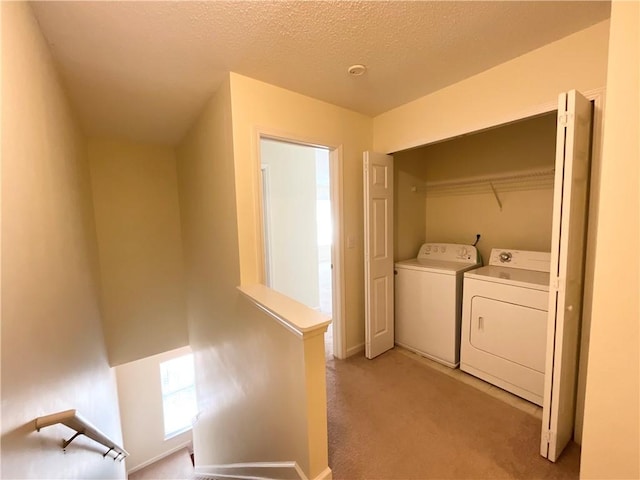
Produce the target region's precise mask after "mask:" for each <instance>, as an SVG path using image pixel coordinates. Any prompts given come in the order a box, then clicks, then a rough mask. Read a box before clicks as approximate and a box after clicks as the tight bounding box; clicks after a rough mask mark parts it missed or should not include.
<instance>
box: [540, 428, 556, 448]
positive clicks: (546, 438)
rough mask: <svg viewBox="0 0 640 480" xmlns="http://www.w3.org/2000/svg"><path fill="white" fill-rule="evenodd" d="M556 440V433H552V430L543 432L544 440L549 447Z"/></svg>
mask: <svg viewBox="0 0 640 480" xmlns="http://www.w3.org/2000/svg"><path fill="white" fill-rule="evenodd" d="M555 439H556V432H552V431H551V430H544V431H543V432H542V440H543V441H544V442H546V443H547V445H549V444H550V443H551V441H552V440H553V441H555Z"/></svg>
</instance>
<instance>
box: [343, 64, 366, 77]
mask: <svg viewBox="0 0 640 480" xmlns="http://www.w3.org/2000/svg"><path fill="white" fill-rule="evenodd" d="M366 71H367V67H366V66H364V65H361V64H357V65H351V66H350V67H349V69H348V70H347V72H349V75H351V76H352V77H359V76H360V75H364V73H365V72H366Z"/></svg>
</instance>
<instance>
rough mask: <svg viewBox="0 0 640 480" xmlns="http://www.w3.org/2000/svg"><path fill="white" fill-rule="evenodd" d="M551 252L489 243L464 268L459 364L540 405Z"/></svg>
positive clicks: (482, 377)
mask: <svg viewBox="0 0 640 480" xmlns="http://www.w3.org/2000/svg"><path fill="white" fill-rule="evenodd" d="M550 261H551V255H550V254H549V253H546V252H530V251H520V250H507V249H500V248H494V249H493V250H492V251H491V258H490V260H489V265H487V266H485V267H481V268H478V269H476V270H473V271H470V272H467V273H465V275H464V296H463V303H462V339H461V352H460V369H461V370H464V371H465V372H468V373H470V374H472V375H474V376H476V377H478V378H481V379H483V380H485V381H487V382H489V383H492V384H494V385H497V386H498V387H500V388H503V389H504V390H507V391H509V392H511V393H514V394H516V395H518V396H520V397H522V398H525V399H527V400H529V401H531V402H533V403H536V404H538V405H542V399H543V390H544V373H545V350H546V342H547V310H548V304H549V267H550Z"/></svg>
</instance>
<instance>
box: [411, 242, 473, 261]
mask: <svg viewBox="0 0 640 480" xmlns="http://www.w3.org/2000/svg"><path fill="white" fill-rule="evenodd" d="M478 258H479V257H478V250H477V249H476V247H474V246H473V245H461V244H458V243H425V244H423V245H422V246H421V247H420V251H419V252H418V259H423V260H426V259H430V260H444V261H449V262H464V263H477V261H478Z"/></svg>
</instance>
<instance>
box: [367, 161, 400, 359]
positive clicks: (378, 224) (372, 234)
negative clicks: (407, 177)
mask: <svg viewBox="0 0 640 480" xmlns="http://www.w3.org/2000/svg"><path fill="white" fill-rule="evenodd" d="M363 160H364V232H365V234H364V275H365V282H364V291H365V355H366V357H367V358H374V357H377V356H378V355H380V354H381V353H384V352H386V351H387V350H389V349H391V348H393V342H394V321H393V316H394V311H393V310H394V306H393V301H394V296H393V281H394V278H393V157H391V156H389V155H383V154H381V153H373V152H364V159H363Z"/></svg>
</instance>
